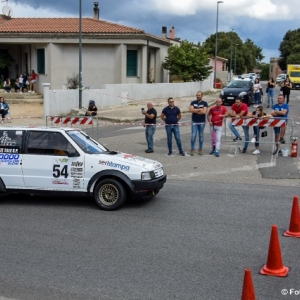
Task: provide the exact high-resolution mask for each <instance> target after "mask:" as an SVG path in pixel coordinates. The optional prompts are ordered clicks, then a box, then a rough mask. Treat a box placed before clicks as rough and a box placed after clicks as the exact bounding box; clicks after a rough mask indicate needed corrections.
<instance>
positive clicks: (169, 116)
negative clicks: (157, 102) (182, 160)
mask: <svg viewBox="0 0 300 300" xmlns="http://www.w3.org/2000/svg"><path fill="white" fill-rule="evenodd" d="M168 104H169V105H168V106H166V107H165V108H164V109H163V110H162V113H161V115H160V118H161V119H162V120H163V121H164V122H165V128H166V132H167V140H168V149H169V152H168V155H172V133H173V134H174V137H175V140H176V143H177V147H178V150H179V153H180V154H181V155H182V156H185V153H184V152H183V150H182V144H181V140H180V132H179V125H178V121H179V120H180V119H181V111H180V109H179V107H177V106H175V105H174V99H173V97H170V98H168Z"/></svg>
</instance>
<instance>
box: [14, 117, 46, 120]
mask: <svg viewBox="0 0 300 300" xmlns="http://www.w3.org/2000/svg"><path fill="white" fill-rule="evenodd" d="M20 119H43V117H19V118H9V120H20Z"/></svg>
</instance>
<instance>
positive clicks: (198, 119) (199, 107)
mask: <svg viewBox="0 0 300 300" xmlns="http://www.w3.org/2000/svg"><path fill="white" fill-rule="evenodd" d="M196 97H197V100H194V101H192V102H191V104H190V112H191V113H192V138H191V155H192V156H194V154H195V143H196V138H197V133H198V135H199V149H198V154H199V155H202V147H203V142H204V128H205V121H206V118H205V116H206V112H207V108H208V105H207V102H206V101H203V100H202V98H203V93H202V92H201V91H198V92H197V94H196Z"/></svg>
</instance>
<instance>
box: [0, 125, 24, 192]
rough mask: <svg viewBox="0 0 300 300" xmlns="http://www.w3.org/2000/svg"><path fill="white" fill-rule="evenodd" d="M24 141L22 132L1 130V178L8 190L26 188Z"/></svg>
mask: <svg viewBox="0 0 300 300" xmlns="http://www.w3.org/2000/svg"><path fill="white" fill-rule="evenodd" d="M22 141H23V131H22V130H17V129H9V130H7V129H0V177H1V178H2V180H3V182H4V184H5V186H6V188H12V189H18V188H24V180H23V173H22V167H21V163H22Z"/></svg>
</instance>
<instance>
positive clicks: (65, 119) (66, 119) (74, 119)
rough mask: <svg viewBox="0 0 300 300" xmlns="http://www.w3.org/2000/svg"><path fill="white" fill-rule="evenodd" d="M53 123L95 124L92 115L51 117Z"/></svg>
mask: <svg viewBox="0 0 300 300" xmlns="http://www.w3.org/2000/svg"><path fill="white" fill-rule="evenodd" d="M51 123H53V124H61V125H93V118H92V117H57V116H55V117H51Z"/></svg>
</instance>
